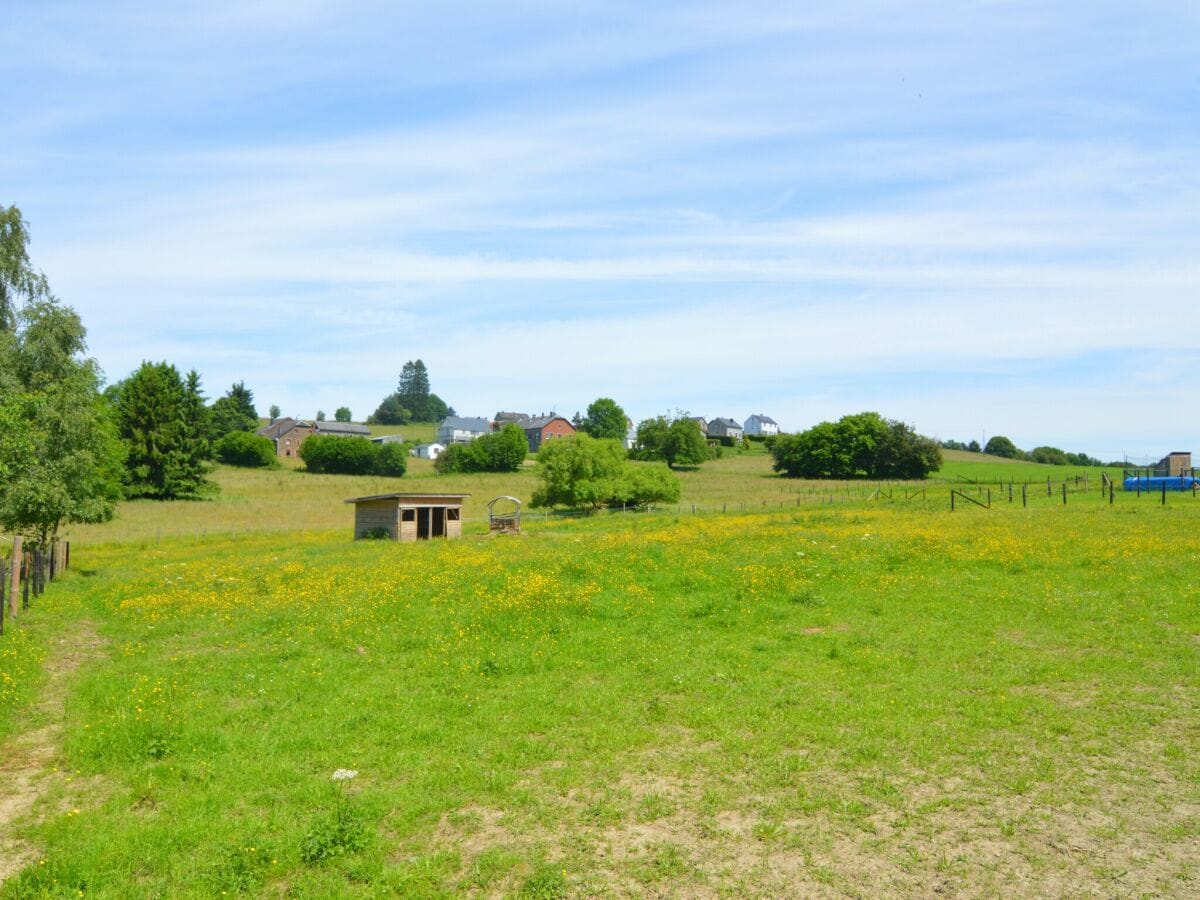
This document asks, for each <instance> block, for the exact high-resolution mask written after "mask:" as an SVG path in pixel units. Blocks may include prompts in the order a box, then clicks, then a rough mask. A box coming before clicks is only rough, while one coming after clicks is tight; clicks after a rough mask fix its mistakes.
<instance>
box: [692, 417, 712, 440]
mask: <svg viewBox="0 0 1200 900" xmlns="http://www.w3.org/2000/svg"><path fill="white" fill-rule="evenodd" d="M692 421H693V422H695V423H696V424H697V425H699V426H700V433H701V434H702V435H704V436H705V437H708V419H706V418H704V416H692Z"/></svg>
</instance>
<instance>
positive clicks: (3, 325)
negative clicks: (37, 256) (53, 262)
mask: <svg viewBox="0 0 1200 900" xmlns="http://www.w3.org/2000/svg"><path fill="white" fill-rule="evenodd" d="M28 247H29V230H28V229H27V228H26V227H25V220H24V219H22V218H21V211H20V210H19V209H17V207H15V206H9V207H8V208H5V207H3V206H0V332H9V333H11V332H13V331H15V330H16V328H17V314H18V306H17V300H18V298H23V299H25V300H37V299H46V298H48V297H49V296H50V288H49V286H48V285H47V284H46V276H45V275H43V274H42V273H41V272H39V271H37V270H36V269H34V268H33V265H32V264H31V263H30V261H29V250H28Z"/></svg>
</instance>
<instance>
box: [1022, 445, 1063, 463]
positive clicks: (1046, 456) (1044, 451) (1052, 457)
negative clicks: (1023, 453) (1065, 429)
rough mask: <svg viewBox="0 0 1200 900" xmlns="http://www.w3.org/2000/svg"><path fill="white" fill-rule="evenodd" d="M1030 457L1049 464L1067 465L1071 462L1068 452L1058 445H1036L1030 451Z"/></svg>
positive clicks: (1035, 460)
mask: <svg viewBox="0 0 1200 900" xmlns="http://www.w3.org/2000/svg"><path fill="white" fill-rule="evenodd" d="M1029 458H1030V459H1031V460H1033V461H1034V462H1037V463H1044V464H1045V465H1048V466H1065V465H1068V464H1069V462H1070V461H1069V460H1068V459H1067V454H1066V452H1065V451H1063V450H1060V449H1058V448H1057V447H1034V448H1033V449H1032V450H1030V451H1029Z"/></svg>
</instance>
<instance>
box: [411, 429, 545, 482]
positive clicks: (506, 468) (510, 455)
mask: <svg viewBox="0 0 1200 900" xmlns="http://www.w3.org/2000/svg"><path fill="white" fill-rule="evenodd" d="M528 450H529V442H528V439H527V438H526V437H525V432H524V431H523V430H522V429H521V427H520V426H519V425H511V424H510V425H505V426H504V427H503V428H502V429H500V430H499V431H497V432H495V433H493V434H485V435H483V436H482V437H478V438H476V439H475V440H473V441H471V443H469V444H451V445H450V446H449V447H447V448H446V449H445V450H443V451H442V453H441V455H440V456H438V458H437V461H436V462H435V463H434V468H435V469H436V470H437V471H438V472H439V473H440V474H443V475H445V474H447V473H450V472H516V471H517V470H518V469H520V468H521V464H522V463H523V462H525V455H526V453H527V452H528Z"/></svg>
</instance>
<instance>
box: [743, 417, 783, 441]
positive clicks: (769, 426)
mask: <svg viewBox="0 0 1200 900" xmlns="http://www.w3.org/2000/svg"><path fill="white" fill-rule="evenodd" d="M742 430H743V431H744V432H745V433H746V434H757V435H761V436H762V437H766V436H767V435H771V434H779V423H778V422H776V421H775V420H774V419H772V418H771V417H770V416H764V415H763V414H762V413H755V414H754V415H752V416H751V417H750V418H748V419H747V420H746V422H745V425H744V427H743V429H742Z"/></svg>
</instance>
